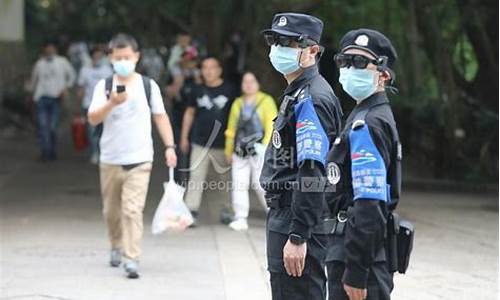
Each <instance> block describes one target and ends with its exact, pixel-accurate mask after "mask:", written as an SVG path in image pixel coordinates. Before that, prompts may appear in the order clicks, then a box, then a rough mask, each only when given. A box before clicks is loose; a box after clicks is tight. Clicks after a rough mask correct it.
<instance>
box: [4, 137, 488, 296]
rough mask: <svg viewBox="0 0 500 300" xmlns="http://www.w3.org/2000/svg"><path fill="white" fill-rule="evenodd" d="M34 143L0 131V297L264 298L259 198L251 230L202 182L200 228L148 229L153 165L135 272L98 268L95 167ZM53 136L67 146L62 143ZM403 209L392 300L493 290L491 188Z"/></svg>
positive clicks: (156, 176) (416, 197)
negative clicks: (46, 154) (409, 246)
mask: <svg viewBox="0 0 500 300" xmlns="http://www.w3.org/2000/svg"><path fill="white" fill-rule="evenodd" d="M34 143H35V141H34V139H32V138H31V137H24V138H23V137H17V138H15V139H10V140H5V139H4V140H1V139H0V165H1V168H0V205H1V210H0V225H1V248H0V249H1V252H0V254H1V257H0V270H1V273H0V288H1V291H0V299H2V300H6V299H84V300H88V299H92V300H94V299H95V300H108V299H119V300H127V299H148V300H154V299H174V300H177V299H182V300H191V299H192V300H198V299H204V300H209V299H214V300H221V299H227V300H233V299H234V300H236V299H237V300H245V299H252V300H255V299H270V296H269V290H268V285H267V278H268V277H267V273H266V271H265V256H264V255H265V252H264V251H265V247H264V238H265V236H264V218H263V215H264V214H263V212H262V211H260V210H259V209H258V208H257V207H256V206H257V205H256V201H254V202H253V204H254V206H255V207H254V210H253V211H252V214H251V215H252V219H251V230H250V231H249V232H248V233H236V232H233V231H230V230H229V229H227V228H226V227H224V226H222V225H218V224H217V219H218V215H217V209H214V208H213V207H216V206H218V205H214V204H215V203H214V202H217V200H218V199H220V197H219V194H217V193H216V192H211V193H208V194H207V195H206V200H207V201H205V202H204V204H203V209H202V220H201V222H202V224H201V226H200V227H199V228H197V229H194V230H189V231H187V232H185V233H182V234H174V235H162V236H153V235H152V234H151V233H150V222H151V218H152V214H153V212H154V209H155V208H156V205H157V203H158V201H159V198H160V196H161V194H162V187H161V182H162V174H163V173H164V169H163V168H162V167H161V165H160V164H156V165H155V168H154V173H153V178H152V183H151V189H150V193H149V196H148V202H147V205H146V212H145V225H146V226H145V236H144V244H143V248H144V249H143V252H144V254H143V256H142V260H141V271H142V277H141V279H140V280H135V281H131V280H128V279H126V278H125V277H124V276H123V271H122V269H113V268H110V267H108V266H107V256H108V245H107V239H106V232H105V226H104V222H103V221H102V217H101V212H100V209H101V205H100V198H99V192H98V181H97V168H96V167H95V166H92V165H90V164H88V163H87V162H86V160H85V159H84V158H83V156H82V155H77V154H75V153H72V152H71V151H68V152H63V153H62V155H61V157H60V161H58V162H56V163H53V164H41V163H37V162H35V160H34V158H35V157H36V153H37V152H36V147H35V144H34ZM63 143H64V141H63ZM62 146H63V147H66V148H68V149H70V145H69V144H68V142H67V141H66V142H65V144H63V145H62ZM400 213H401V214H402V215H404V216H406V217H408V218H409V219H410V220H412V221H414V222H415V224H416V226H417V239H416V243H415V249H414V255H413V258H412V266H411V268H410V270H409V271H408V274H407V275H397V276H396V288H395V291H394V293H393V299H405V300H411V299H415V300H417V299H418V300H422V299H425V300H433V299H436V300H437V299H481V300H482V299H485V300H488V299H496V298H497V282H498V275H497V270H498V197H496V196H475V195H466V194H463V195H459V194H447V193H416V192H407V193H405V195H404V200H403V201H402V205H401V207H400Z"/></svg>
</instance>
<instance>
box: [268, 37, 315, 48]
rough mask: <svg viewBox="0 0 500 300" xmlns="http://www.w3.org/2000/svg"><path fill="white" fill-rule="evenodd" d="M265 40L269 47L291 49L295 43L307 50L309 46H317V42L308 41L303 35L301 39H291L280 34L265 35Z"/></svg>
mask: <svg viewBox="0 0 500 300" xmlns="http://www.w3.org/2000/svg"><path fill="white" fill-rule="evenodd" d="M264 39H265V40H266V43H267V45H268V46H272V45H280V46H282V47H291V46H292V44H293V43H294V42H295V43H297V44H298V46H299V47H300V48H307V47H309V46H314V45H317V44H318V43H316V42H315V41H313V40H311V39H308V38H307V37H306V36H304V35H301V36H299V37H291V36H286V35H279V34H265V35H264Z"/></svg>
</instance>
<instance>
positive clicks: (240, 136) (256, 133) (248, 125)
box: [234, 101, 264, 157]
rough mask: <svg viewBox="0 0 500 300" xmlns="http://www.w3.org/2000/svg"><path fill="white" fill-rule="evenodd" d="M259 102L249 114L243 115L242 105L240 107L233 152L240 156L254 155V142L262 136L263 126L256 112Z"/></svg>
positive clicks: (258, 140)
mask: <svg viewBox="0 0 500 300" xmlns="http://www.w3.org/2000/svg"><path fill="white" fill-rule="evenodd" d="M261 102H262V101H260V102H259V103H257V104H256V105H255V107H254V108H253V110H252V113H251V114H250V116H244V114H243V107H242V109H241V112H240V117H239V119H238V126H237V128H236V136H235V143H234V152H235V153H236V155H238V156H240V157H246V156H252V155H255V143H258V142H260V141H261V140H262V138H263V137H264V130H263V126H262V124H261V121H260V118H259V115H258V114H257V113H256V112H257V108H258V107H259V105H260V103H261ZM242 106H243V105H242Z"/></svg>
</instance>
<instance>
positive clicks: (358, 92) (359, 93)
mask: <svg viewBox="0 0 500 300" xmlns="http://www.w3.org/2000/svg"><path fill="white" fill-rule="evenodd" d="M375 75H376V74H375V72H374V71H372V70H369V69H356V68H354V67H349V68H340V76H339V82H340V84H341V85H342V88H343V89H344V91H346V93H347V94H349V96H351V97H352V98H353V99H355V100H357V101H361V100H364V99H366V98H368V97H370V96H371V95H372V94H373V93H375V90H376V89H377V86H376V85H375Z"/></svg>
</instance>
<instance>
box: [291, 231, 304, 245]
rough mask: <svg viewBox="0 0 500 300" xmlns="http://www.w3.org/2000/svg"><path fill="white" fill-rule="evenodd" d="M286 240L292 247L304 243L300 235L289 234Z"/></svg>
mask: <svg viewBox="0 0 500 300" xmlns="http://www.w3.org/2000/svg"><path fill="white" fill-rule="evenodd" d="M288 239H289V240H290V242H292V244H294V245H302V244H304V243H305V242H306V239H305V238H303V237H302V236H301V235H300V234H296V233H290V235H289V236H288Z"/></svg>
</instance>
